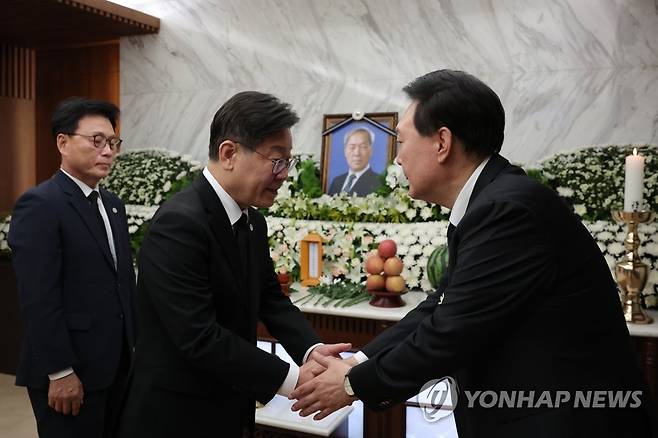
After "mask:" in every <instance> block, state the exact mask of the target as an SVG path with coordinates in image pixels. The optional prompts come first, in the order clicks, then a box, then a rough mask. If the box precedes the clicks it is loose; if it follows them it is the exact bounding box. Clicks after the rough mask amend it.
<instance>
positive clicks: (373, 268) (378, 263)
mask: <svg viewBox="0 0 658 438" xmlns="http://www.w3.org/2000/svg"><path fill="white" fill-rule="evenodd" d="M397 250H398V247H397V245H396V244H395V242H394V241H393V240H391V239H387V240H383V241H381V242H380V243H379V246H378V247H377V251H376V252H375V251H372V252H371V253H370V254H369V255H368V258H367V259H366V272H367V273H368V278H367V280H366V289H368V290H369V291H384V290H385V291H387V292H395V293H400V292H402V291H403V290H404V277H402V275H400V274H401V273H402V269H403V268H404V265H403V264H402V260H400V257H396V256H395V253H396V252H397Z"/></svg>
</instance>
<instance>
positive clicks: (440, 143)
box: [432, 126, 455, 163]
mask: <svg viewBox="0 0 658 438" xmlns="http://www.w3.org/2000/svg"><path fill="white" fill-rule="evenodd" d="M432 140H433V144H434V147H435V151H436V159H437V161H438V162H439V163H444V162H445V161H446V160H447V159H448V158H449V157H450V154H451V152H452V148H453V146H454V145H455V144H454V137H453V135H452V132H451V131H450V129H448V128H446V127H445V126H442V127H441V128H439V130H438V131H436V132H435V133H434V135H432Z"/></svg>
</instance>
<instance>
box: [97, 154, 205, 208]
mask: <svg viewBox="0 0 658 438" xmlns="http://www.w3.org/2000/svg"><path fill="white" fill-rule="evenodd" d="M201 169H203V166H202V165H201V163H199V162H197V161H193V160H191V159H190V157H189V156H186V155H182V156H181V155H178V154H176V153H174V152H170V151H167V150H157V149H156V150H154V149H149V150H142V151H130V152H124V153H122V154H121V155H119V156H118V157H117V158H116V160H115V161H114V165H113V167H112V171H111V172H110V174H109V176H108V177H107V178H105V180H104V181H103V182H102V183H101V184H102V185H103V186H104V187H105V188H107V189H108V190H110V191H111V192H113V193H114V194H115V195H117V196H118V197H119V198H121V200H122V201H123V202H124V203H126V204H138V205H160V204H161V203H162V202H163V201H164V200H166V199H167V198H168V197H169V196H171V195H172V194H174V193H176V192H177V191H179V190H180V189H181V188H183V187H184V186H185V185H187V184H189V182H190V181H192V180H193V179H194V177H195V176H196V175H197V173H198V172H199V171H200V170H201Z"/></svg>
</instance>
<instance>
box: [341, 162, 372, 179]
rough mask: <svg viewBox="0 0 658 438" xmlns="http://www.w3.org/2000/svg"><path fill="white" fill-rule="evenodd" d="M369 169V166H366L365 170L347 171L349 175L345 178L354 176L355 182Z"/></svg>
mask: <svg viewBox="0 0 658 438" xmlns="http://www.w3.org/2000/svg"><path fill="white" fill-rule="evenodd" d="M369 169H370V164H368V165H367V166H366V167H365V168H363V169H361V170H359V171H358V172H352V171H351V170H350V171H349V174H348V175H347V177H348V178H349V176H350V175H354V176H356V178H354V179H355V180H356V179H359V178H361V175H363V174H364V173H366V172H367V171H368V170H369Z"/></svg>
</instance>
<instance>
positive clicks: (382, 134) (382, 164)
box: [320, 112, 398, 196]
mask: <svg viewBox="0 0 658 438" xmlns="http://www.w3.org/2000/svg"><path fill="white" fill-rule="evenodd" d="M397 123H398V113H395V112H387V113H361V112H354V113H352V114H325V115H324V118H323V132H322V157H321V167H320V169H321V178H322V190H323V191H324V193H326V194H329V195H334V194H337V193H341V192H346V193H348V194H355V195H357V196H366V195H368V194H369V193H373V192H375V191H376V190H377V188H379V186H380V185H381V178H380V176H381V175H382V173H384V172H385V171H386V168H387V166H388V165H389V164H390V163H391V162H392V161H393V159H394V158H395V153H396V150H395V149H396V148H395V146H396V132H395V127H396V126H397ZM368 138H369V140H368ZM366 143H370V151H368V147H367V145H366ZM351 174H354V176H353V177H351Z"/></svg>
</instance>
